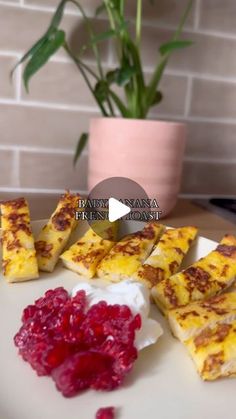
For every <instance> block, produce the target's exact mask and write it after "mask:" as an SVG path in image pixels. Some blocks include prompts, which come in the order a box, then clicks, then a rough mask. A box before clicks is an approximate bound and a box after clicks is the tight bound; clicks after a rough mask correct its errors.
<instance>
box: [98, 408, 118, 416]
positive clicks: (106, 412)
mask: <svg viewBox="0 0 236 419" xmlns="http://www.w3.org/2000/svg"><path fill="white" fill-rule="evenodd" d="M114 418H115V409H114V407H101V408H100V409H98V411H97V413H96V418H95V419H114Z"/></svg>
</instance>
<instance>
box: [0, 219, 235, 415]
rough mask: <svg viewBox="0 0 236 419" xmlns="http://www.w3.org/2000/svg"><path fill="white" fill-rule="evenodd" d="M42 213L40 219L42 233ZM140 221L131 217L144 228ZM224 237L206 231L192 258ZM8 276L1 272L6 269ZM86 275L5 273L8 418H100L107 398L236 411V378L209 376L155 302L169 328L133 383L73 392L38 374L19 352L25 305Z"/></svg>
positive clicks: (0, 387)
mask: <svg viewBox="0 0 236 419" xmlns="http://www.w3.org/2000/svg"><path fill="white" fill-rule="evenodd" d="M41 226H42V221H38V222H34V223H33V230H34V233H37V231H38V229H39V228H40V227H41ZM138 228H140V224H139V223H135V222H134V223H131V222H129V223H127V231H136V230H137V229H138ZM215 246H216V243H215V242H213V241H211V240H208V239H205V238H203V237H199V238H198V239H197V241H196V243H195V244H194V245H193V247H192V249H191V251H190V253H189V255H188V258H187V260H186V261H185V265H186V264H189V263H192V262H193V261H194V260H196V259H198V258H199V257H202V256H204V255H206V254H207V253H208V252H209V251H211V250H212V249H213V248H214V247H215ZM0 276H1V274H0ZM77 282H78V276H77V275H76V274H75V273H73V272H70V271H68V270H65V269H63V268H62V267H61V266H58V267H57V268H56V270H55V271H54V273H53V274H41V276H40V278H39V279H38V280H35V281H30V282H25V283H20V284H7V283H6V282H5V281H4V279H3V278H2V277H1V280H0V336H1V337H0V380H1V381H0V418H1V419H94V417H95V412H96V411H97V409H98V408H100V407H101V406H110V405H112V406H115V407H117V408H119V414H118V415H117V417H118V418H120V419H143V418H147V419H157V418H159V419H199V418H201V419H222V418H223V417H226V416H227V419H233V418H235V381H234V379H223V380H219V381H216V382H212V383H207V382H203V381H201V379H200V378H199V376H198V374H197V372H196V370H195V368H194V365H193V363H192V361H191V360H190V358H189V357H188V355H187V352H186V351H185V348H184V347H183V346H182V345H181V343H180V342H178V341H177V340H176V339H174V338H173V337H172V336H171V334H170V332H169V330H168V327H167V324H166V321H165V320H164V319H163V317H162V316H161V314H160V313H158V311H157V309H156V308H155V307H152V316H153V318H155V319H157V320H159V321H160V323H161V324H162V326H163V328H164V335H163V336H162V337H161V338H160V340H159V341H158V342H157V344H156V345H153V346H152V347H149V348H147V349H145V350H143V351H142V352H141V353H140V356H139V359H138V361H137V362H136V364H135V367H134V370H133V372H132V373H131V374H130V375H129V376H128V377H127V379H126V381H125V385H124V386H123V387H122V388H120V389H119V390H116V391H113V392H109V393H108V392H95V391H86V392H84V393H83V394H81V395H79V396H76V397H74V398H71V399H65V398H64V397H62V395H61V394H60V393H59V392H58V391H57V390H56V388H55V385H54V383H53V381H52V379H51V378H48V377H41V378H39V377H37V376H36V374H35V372H34V371H33V370H32V369H31V367H30V366H29V365H28V364H27V363H26V362H24V361H23V360H22V358H21V357H20V356H18V355H17V348H16V347H15V346H14V344H13V336H14V335H15V333H16V332H17V330H18V329H19V326H20V318H21V313H22V310H23V308H24V307H25V306H26V305H28V304H31V303H32V302H33V301H34V300H35V299H36V298H38V297H40V296H41V295H42V294H43V293H44V292H45V291H46V290H47V289H49V288H55V287H58V286H63V287H65V288H66V289H67V290H69V291H70V290H71V289H72V288H73V287H74V285H75V284H76V283H77Z"/></svg>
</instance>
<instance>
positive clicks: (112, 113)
mask: <svg viewBox="0 0 236 419" xmlns="http://www.w3.org/2000/svg"><path fill="white" fill-rule="evenodd" d="M70 1H71V2H72V3H74V4H75V5H76V6H77V7H78V9H79V10H80V12H81V14H82V16H83V18H84V20H85V23H86V26H87V30H88V33H89V36H90V39H91V41H92V48H93V52H94V55H95V59H96V62H97V66H98V71H99V74H100V77H101V79H102V80H104V74H103V68H102V64H101V57H100V53H99V49H98V47H97V45H96V43H94V42H93V39H94V38H95V34H94V32H93V28H92V25H91V24H90V20H89V18H88V17H87V15H86V13H85V12H84V9H83V7H82V6H81V5H80V4H79V3H78V2H77V1H76V0H70ZM107 104H108V107H109V110H110V113H111V115H112V116H113V115H114V110H113V107H112V104H111V102H110V99H109V97H108V98H107Z"/></svg>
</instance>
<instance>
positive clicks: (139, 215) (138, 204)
mask: <svg viewBox="0 0 236 419" xmlns="http://www.w3.org/2000/svg"><path fill="white" fill-rule="evenodd" d="M81 201H82V202H81V205H79V208H80V210H79V211H78V212H77V215H76V219H77V220H78V221H79V220H82V221H83V220H84V221H86V222H87V223H88V224H89V226H90V227H91V228H92V229H93V230H94V232H95V233H96V234H98V235H99V236H100V237H102V238H103V239H105V238H106V234H105V235H104V234H103V230H104V228H103V226H104V221H105V224H106V222H107V223H109V222H110V223H113V222H116V221H117V223H118V224H119V234H120V236H119V237H122V234H123V232H124V231H125V232H127V231H129V226H128V225H129V224H130V222H131V221H134V222H137V223H138V224H139V223H140V222H147V221H152V220H154V219H156V215H158V208H159V207H158V208H157V207H156V206H153V205H151V206H150V201H151V200H150V199H149V198H148V196H147V194H146V192H145V191H144V189H143V188H142V187H141V186H140V185H139V184H138V183H137V182H135V181H134V180H132V179H128V178H124V177H112V178H107V179H104V180H102V181H101V182H99V183H97V185H96V186H94V188H93V189H92V190H91V191H90V193H89V195H88V197H87V198H86V199H82V200H81ZM153 216H154V217H155V218H153ZM101 222H102V223H101ZM130 225H131V224H130ZM141 228H142V227H141ZM127 229H128V230H127ZM137 229H139V226H137Z"/></svg>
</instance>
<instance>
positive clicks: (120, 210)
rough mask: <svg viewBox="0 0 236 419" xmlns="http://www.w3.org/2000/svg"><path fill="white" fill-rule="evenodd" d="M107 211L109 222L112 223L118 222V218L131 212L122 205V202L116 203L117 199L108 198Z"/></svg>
mask: <svg viewBox="0 0 236 419" xmlns="http://www.w3.org/2000/svg"><path fill="white" fill-rule="evenodd" d="M108 211H109V213H108V217H109V221H110V222H111V223H113V222H114V221H116V220H119V219H120V218H122V217H124V215H127V214H129V213H130V211H131V208H130V207H128V206H127V205H125V204H122V202H120V201H118V199H115V198H109V208H108Z"/></svg>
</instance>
